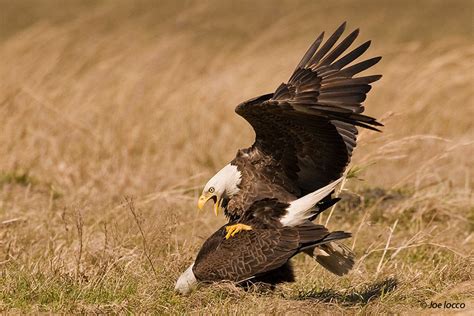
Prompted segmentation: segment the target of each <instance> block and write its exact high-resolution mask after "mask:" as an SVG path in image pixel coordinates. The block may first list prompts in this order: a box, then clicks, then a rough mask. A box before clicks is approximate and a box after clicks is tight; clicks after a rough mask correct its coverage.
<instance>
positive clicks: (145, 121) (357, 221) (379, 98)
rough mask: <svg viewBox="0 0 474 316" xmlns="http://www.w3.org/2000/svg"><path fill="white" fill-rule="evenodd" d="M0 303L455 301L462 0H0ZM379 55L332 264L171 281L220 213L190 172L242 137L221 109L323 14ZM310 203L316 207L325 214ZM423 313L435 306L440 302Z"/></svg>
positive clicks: (459, 257) (462, 143)
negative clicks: (248, 287) (370, 124)
mask: <svg viewBox="0 0 474 316" xmlns="http://www.w3.org/2000/svg"><path fill="white" fill-rule="evenodd" d="M0 12H1V13H0V61H1V62H0V78H1V79H0V144H1V145H0V311H3V312H11V313H19V312H22V313H28V312H40V311H41V312H56V313H78V312H87V313H109V312H113V313H118V312H120V313H122V312H132V313H139V312H148V313H164V314H181V313H190V314H202V315H207V314H235V315H240V314H286V313H288V314H321V313H327V314H342V313H348V314H355V313H363V314H377V313H410V312H414V311H416V312H417V313H425V314H431V313H433V312H434V310H433V309H423V308H422V305H423V303H428V304H429V303H430V302H436V303H437V302H445V301H446V302H451V303H464V304H465V307H464V308H462V309H458V310H457V311H459V312H461V313H464V314H466V315H467V314H471V315H472V313H474V299H473V294H474V281H473V254H474V253H473V249H474V247H473V246H474V240H473V239H474V238H473V233H474V196H473V193H472V191H473V185H474V183H473V180H474V159H473V156H474V123H473V117H474V98H473V92H474V88H473V84H472V82H473V79H474V78H473V74H474V71H473V65H474V58H473V57H474V46H473V40H474V29H473V24H472V21H473V12H474V3H473V2H472V1H436V0H432V1H427V0H426V1H405V0H403V1H367V0H359V1H332V2H329V1H277V2H273V1H258V2H256V3H254V1H239V2H233V3H231V2H230V1H217V0H216V1H181V2H177V3H176V2H174V1H160V2H158V1H112V0H109V1H105V0H104V1H92V0H90V1H67V2H65V1H59V0H48V1H46V0H43V1H33V0H22V1H8V0H1V1H0ZM345 20H347V21H348V27H349V28H351V29H352V28H356V27H360V28H361V35H360V39H359V40H358V42H357V43H361V42H362V41H365V40H367V39H372V40H373V42H372V47H371V48H370V49H369V52H368V53H367V55H366V56H368V57H372V56H377V55H382V56H383V59H382V61H381V63H380V64H379V65H377V66H376V67H375V70H373V71H372V72H371V73H372V74H375V73H381V74H383V76H384V77H383V78H382V80H380V81H379V82H377V83H375V84H374V88H373V90H372V91H371V92H370V94H369V97H368V99H367V101H366V102H365V105H366V109H367V110H366V113H367V114H369V115H372V116H375V117H377V118H380V119H381V121H383V123H384V124H385V127H384V128H383V133H374V132H366V131H363V132H362V133H361V137H360V141H359V145H358V147H357V149H356V152H355V156H354V158H353V161H352V164H351V167H352V168H353V169H352V170H353V171H354V172H352V174H355V175H356V177H353V178H351V179H349V180H348V182H347V185H346V186H345V187H344V191H343V192H342V195H343V197H344V199H343V201H342V202H341V203H340V204H339V205H338V206H337V207H336V208H335V210H334V213H333V215H332V217H331V218H330V221H329V223H328V225H329V227H330V228H331V229H344V230H347V231H351V232H353V234H354V237H353V238H352V239H351V240H350V241H349V243H350V245H352V246H353V247H354V249H355V252H356V254H357V257H358V261H357V263H356V267H355V269H354V270H353V271H352V272H351V273H350V274H349V275H348V276H346V277H343V278H338V277H336V276H333V275H330V274H329V273H328V272H326V271H324V270H323V269H322V268H321V267H319V266H317V265H316V264H315V263H314V262H313V261H312V260H311V259H310V258H307V257H305V256H302V255H301V256H297V257H295V258H294V259H293V262H294V265H295V270H296V274H297V282H296V283H293V284H285V285H281V286H279V287H278V288H277V289H276V290H275V291H274V292H272V293H264V292H260V291H248V292H246V291H244V290H242V289H239V288H236V287H234V286H232V285H230V284H218V285H215V286H209V287H201V288H199V289H198V290H197V291H195V292H193V293H192V294H191V295H189V296H186V297H183V296H179V295H176V294H174V293H173V287H174V283H175V281H176V279H177V277H178V276H179V274H180V273H181V272H182V271H183V270H184V269H185V268H186V267H187V266H188V265H189V264H190V263H191V262H192V261H193V260H194V257H195V255H196V254H197V251H198V250H199V247H200V246H201V244H202V243H203V241H204V240H205V239H206V238H207V237H208V236H209V235H210V234H211V233H212V232H214V231H215V230H216V229H217V228H218V227H219V226H220V225H222V224H223V223H224V222H225V220H224V218H223V217H218V218H217V217H215V216H214V215H213V214H212V212H211V211H210V208H209V209H208V211H207V212H204V213H198V211H197V207H196V203H197V197H198V196H199V193H200V190H201V189H202V186H203V185H204V184H205V182H206V181H207V179H208V178H209V177H210V176H212V175H213V174H214V173H215V172H216V171H217V170H218V169H220V168H221V167H222V166H223V165H224V164H226V163H227V162H228V161H229V160H230V159H232V158H233V157H234V155H235V153H236V150H237V149H238V148H242V147H245V146H248V145H250V144H251V143H252V141H253V137H254V135H253V131H252V129H251V128H250V126H249V125H247V123H246V122H245V121H244V120H243V119H242V118H240V117H238V116H237V115H236V114H234V107H235V106H236V105H237V104H238V103H240V102H242V101H244V100H246V99H249V98H251V97H254V96H257V95H260V94H264V93H269V92H272V91H274V90H275V88H276V87H277V86H278V85H279V84H280V83H281V82H283V81H285V80H287V78H288V77H289V75H290V73H291V71H292V70H293V69H294V66H295V65H296V63H297V62H298V61H299V59H300V58H301V56H302V55H303V53H304V52H305V51H306V49H307V47H308V46H309V45H310V43H311V42H312V41H313V40H314V38H315V37H316V36H317V35H319V33H320V32H321V31H323V30H326V31H327V32H331V31H333V30H334V29H335V28H336V27H337V26H338V25H339V24H340V23H341V22H342V21H345ZM326 220H327V215H326V216H325V217H323V218H322V221H323V222H326ZM436 311H437V312H442V313H445V312H449V311H451V310H448V309H439V310H436Z"/></svg>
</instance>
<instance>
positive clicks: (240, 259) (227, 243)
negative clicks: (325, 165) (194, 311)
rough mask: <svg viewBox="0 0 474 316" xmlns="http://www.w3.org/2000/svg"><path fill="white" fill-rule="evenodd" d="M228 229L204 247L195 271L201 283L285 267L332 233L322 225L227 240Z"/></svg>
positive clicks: (256, 232) (245, 234)
mask: <svg viewBox="0 0 474 316" xmlns="http://www.w3.org/2000/svg"><path fill="white" fill-rule="evenodd" d="M225 234H226V230H225V226H224V227H222V228H220V229H219V230H218V231H217V232H215V233H214V234H213V235H212V236H211V237H209V239H208V240H207V241H206V242H205V243H204V245H203V246H202V248H201V250H200V252H199V254H198V256H197V258H196V261H195V263H194V267H193V272H194V275H195V276H196V278H197V279H198V280H199V281H201V282H215V281H223V280H228V281H234V282H239V281H243V280H246V279H248V278H251V277H254V276H258V275H261V274H263V273H266V272H269V271H273V270H275V269H277V268H279V267H281V266H283V265H284V264H285V263H286V262H287V261H288V260H289V259H290V258H291V257H292V256H294V255H295V254H296V253H297V252H298V251H299V250H300V249H301V248H302V245H304V244H305V243H307V244H316V243H317V242H316V241H319V240H323V239H324V238H325V237H326V236H328V235H329V234H330V233H329V232H328V230H327V229H326V228H325V227H324V226H322V225H313V224H311V225H307V226H302V227H280V228H276V227H275V228H256V229H252V230H250V231H245V232H241V233H239V234H237V235H236V236H234V237H232V238H229V239H225V237H224V236H225Z"/></svg>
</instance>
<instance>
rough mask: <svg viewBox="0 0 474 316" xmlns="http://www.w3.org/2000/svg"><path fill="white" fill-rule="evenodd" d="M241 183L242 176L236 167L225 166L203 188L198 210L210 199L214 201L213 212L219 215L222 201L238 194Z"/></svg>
mask: <svg viewBox="0 0 474 316" xmlns="http://www.w3.org/2000/svg"><path fill="white" fill-rule="evenodd" d="M241 181H242V174H241V173H240V171H239V170H238V169H237V166H234V165H232V164H228V165H226V166H225V167H224V168H222V169H221V170H220V171H219V172H218V173H216V174H215V175H214V176H213V177H212V178H211V179H210V180H209V181H208V182H207V184H206V185H205V186H204V190H202V194H201V196H200V197H199V201H198V207H199V209H202V208H203V207H204V205H205V204H206V202H207V201H209V200H211V199H212V200H213V201H214V212H215V213H216V215H219V210H220V209H221V206H222V202H223V201H224V199H229V198H231V197H232V196H233V195H234V194H236V193H237V192H239V190H240V189H239V187H238V186H239V184H240V182H241Z"/></svg>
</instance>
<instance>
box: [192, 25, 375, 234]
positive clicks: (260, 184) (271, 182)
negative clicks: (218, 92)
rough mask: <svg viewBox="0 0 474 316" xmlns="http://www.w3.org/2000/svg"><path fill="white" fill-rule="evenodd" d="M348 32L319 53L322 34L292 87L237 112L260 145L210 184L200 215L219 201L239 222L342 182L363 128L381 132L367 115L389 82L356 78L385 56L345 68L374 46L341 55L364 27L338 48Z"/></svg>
mask: <svg viewBox="0 0 474 316" xmlns="http://www.w3.org/2000/svg"><path fill="white" fill-rule="evenodd" d="M345 26H346V23H343V24H342V25H341V26H340V27H339V28H338V29H337V30H336V31H335V32H334V34H333V35H332V36H331V37H329V39H328V40H327V41H326V42H325V43H324V45H322V46H321V47H320V48H319V46H320V45H321V43H322V41H323V36H324V33H322V34H321V35H320V36H319V37H318V38H317V39H316V40H315V42H314V43H313V44H312V45H311V47H310V48H309V49H308V51H307V52H306V54H305V55H304V56H303V59H302V60H301V61H300V62H299V64H298V65H297V66H296V69H295V71H294V72H293V74H292V75H291V77H290V79H289V81H288V83H283V84H281V85H280V86H279V87H278V88H277V90H276V91H275V92H274V93H270V94H265V95H262V96H259V97H256V98H254V99H251V100H249V101H246V102H244V103H241V104H239V105H238V106H237V107H236V109H235V111H236V112H237V114H239V115H241V116H242V117H243V118H245V119H246V120H247V121H248V122H249V123H250V125H252V127H253V129H254V130H255V134H256V137H255V142H254V144H253V145H252V146H251V147H249V148H246V149H241V150H239V151H238V152H237V155H236V157H235V158H234V159H233V160H232V161H231V162H230V163H229V164H227V165H226V166H225V167H224V168H222V169H221V170H220V171H219V172H218V173H217V174H216V175H214V176H213V177H212V178H211V179H210V180H209V182H207V184H206V185H205V186H204V190H203V192H202V195H201V196H200V198H199V201H198V207H199V208H200V209H202V208H203V207H204V205H205V204H206V202H207V201H209V200H213V201H214V210H215V213H216V215H217V214H218V213H219V210H220V209H224V214H225V215H226V216H227V217H228V219H229V221H231V222H233V221H236V220H238V219H239V218H240V217H241V216H242V215H243V214H244V213H245V211H246V210H247V209H248V208H249V207H250V205H252V204H253V203H254V202H255V201H258V200H260V199H263V198H275V199H278V200H279V201H282V202H290V201H293V200H295V199H297V198H300V197H302V196H304V195H305V194H308V193H310V192H313V191H315V190H317V189H319V188H321V187H323V186H325V185H327V184H328V183H330V182H331V181H334V180H336V179H338V178H339V177H341V175H342V174H343V173H344V170H345V168H346V166H347V165H348V164H349V162H350V159H351V156H352V151H353V150H354V148H355V146H356V139H357V133H358V132H357V128H356V126H359V127H364V128H368V129H372V130H376V131H378V129H377V128H376V126H382V124H380V123H379V122H377V120H376V119H374V118H372V117H370V116H366V115H364V114H362V112H363V111H364V107H363V106H362V102H363V101H364V100H365V98H366V95H367V93H368V92H369V91H370V89H371V85H370V84H371V83H373V82H374V81H377V80H378V79H380V78H381V77H382V76H381V75H372V76H363V77H356V78H354V75H356V74H358V73H359V72H361V71H364V70H366V69H368V68H370V67H371V66H373V65H375V64H376V63H377V62H378V61H379V60H380V59H381V57H374V58H370V59H367V60H364V61H361V62H358V63H356V64H353V65H351V66H348V67H346V66H347V65H348V64H350V63H351V62H353V61H355V60H356V59H357V58H358V57H360V56H361V55H362V54H363V53H364V52H365V51H366V50H367V49H368V48H369V46H370V41H367V42H365V43H363V44H362V45H360V46H358V47H357V48H355V49H354V50H352V51H350V52H349V53H347V54H345V55H344V56H342V57H341V55H342V54H343V53H344V52H345V51H346V50H347V49H348V48H349V46H350V45H351V44H352V43H353V42H354V40H355V39H356V38H357V36H358V34H359V30H358V29H357V30H355V31H353V32H352V33H350V34H349V35H348V36H347V37H346V38H344V39H343V40H342V41H341V42H340V43H339V44H338V45H337V46H336V47H334V46H335V44H336V42H337V41H338V40H339V38H340V37H341V35H342V33H343V32H344V29H345ZM318 48H319V49H318ZM243 229H246V230H248V229H251V227H242V226H241V225H238V224H236V225H234V226H228V231H229V235H228V237H229V236H231V235H232V234H233V233H235V232H236V231H240V230H243Z"/></svg>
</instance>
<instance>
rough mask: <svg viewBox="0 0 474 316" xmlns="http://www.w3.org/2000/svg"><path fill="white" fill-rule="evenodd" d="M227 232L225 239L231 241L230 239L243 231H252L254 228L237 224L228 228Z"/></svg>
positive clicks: (226, 228)
mask: <svg viewBox="0 0 474 316" xmlns="http://www.w3.org/2000/svg"><path fill="white" fill-rule="evenodd" d="M225 230H226V232H227V235H225V239H229V238H230V237H234V236H235V234H237V233H239V232H240V231H242V230H252V227H251V226H249V225H245V224H235V225H230V226H226V227H225Z"/></svg>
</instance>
